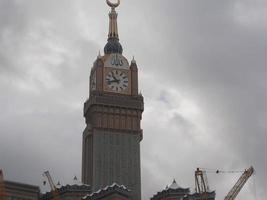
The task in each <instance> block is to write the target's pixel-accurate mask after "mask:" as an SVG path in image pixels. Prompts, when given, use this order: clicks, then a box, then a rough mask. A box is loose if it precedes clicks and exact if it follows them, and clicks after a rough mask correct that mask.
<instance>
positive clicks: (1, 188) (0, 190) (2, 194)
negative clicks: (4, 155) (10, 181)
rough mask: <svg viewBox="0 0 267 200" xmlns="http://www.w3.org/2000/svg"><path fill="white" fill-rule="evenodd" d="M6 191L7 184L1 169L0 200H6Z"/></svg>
mask: <svg viewBox="0 0 267 200" xmlns="http://www.w3.org/2000/svg"><path fill="white" fill-rule="evenodd" d="M6 199H7V195H6V190H5V182H4V173H3V170H1V169H0V200H6Z"/></svg>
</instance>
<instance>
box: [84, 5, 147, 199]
mask: <svg viewBox="0 0 267 200" xmlns="http://www.w3.org/2000/svg"><path fill="white" fill-rule="evenodd" d="M106 1H107V4H108V5H109V6H110V7H111V11H110V13H109V33H108V41H107V44H106V46H105V48H104V52H105V54H104V55H103V56H101V55H99V56H98V57H97V59H96V61H95V62H94V64H93V67H92V69H91V74H90V92H89V99H88V100H87V101H86V102H85V103H84V117H85V120H86V125H87V126H86V128H85V130H84V132H83V150H82V151H83V155H82V181H83V183H85V184H89V185H91V186H92V188H93V190H94V191H96V190H98V189H101V188H103V187H105V186H107V185H110V184H112V183H114V182H116V183H117V184H123V185H125V186H126V187H128V188H129V189H130V190H131V191H132V199H133V200H140V199H141V172H140V142H141V140H142V134H143V133H142V129H141V127H140V122H141V118H142V112H143V110H144V103H143V97H142V95H140V94H138V69H137V65H136V61H135V60H134V59H133V60H132V61H131V64H129V62H128V60H127V59H126V58H125V57H124V56H123V55H122V52H123V49H122V46H121V44H120V42H119V35H118V26H117V12H116V11H115V8H116V7H117V6H119V4H120V0H118V2H117V3H111V2H110V1H109V0H106Z"/></svg>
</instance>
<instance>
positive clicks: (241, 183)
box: [224, 167, 254, 200]
mask: <svg viewBox="0 0 267 200" xmlns="http://www.w3.org/2000/svg"><path fill="white" fill-rule="evenodd" d="M253 173H254V169H253V167H250V168H249V169H246V170H245V171H244V173H243V174H242V175H241V176H240V178H239V179H238V181H237V182H236V184H235V185H234V187H233V188H232V189H231V190H230V192H229V193H228V194H227V195H226V197H225V198H224V200H234V199H235V198H236V196H237V195H238V193H239V192H240V190H241V189H242V188H243V186H244V185H245V184H246V182H247V180H248V179H249V177H250V176H251V175H252V174H253Z"/></svg>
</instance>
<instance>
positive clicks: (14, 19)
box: [0, 0, 267, 199]
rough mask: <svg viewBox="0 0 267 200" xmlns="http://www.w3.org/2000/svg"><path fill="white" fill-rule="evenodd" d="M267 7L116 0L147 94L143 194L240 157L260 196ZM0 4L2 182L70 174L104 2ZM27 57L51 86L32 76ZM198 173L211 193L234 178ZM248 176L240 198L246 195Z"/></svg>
mask: <svg viewBox="0 0 267 200" xmlns="http://www.w3.org/2000/svg"><path fill="white" fill-rule="evenodd" d="M265 8H266V3H265V2H264V1H261V0H255V1H249V0H246V1H238V0H235V1H219V0H218V1H214V0H205V1H193V0H179V1H174V0H169V1H167V2H166V1H145V2H144V1H141V0H137V1H134V2H130V1H123V3H122V5H121V6H120V7H119V9H118V11H119V31H120V40H121V43H122V44H123V47H124V52H125V55H126V56H127V57H128V58H131V56H132V55H133V54H134V55H135V57H136V60H137V63H138V65H139V73H140V87H141V90H142V93H143V95H144V97H145V103H146V104H145V113H144V118H143V122H142V125H143V128H144V140H143V141H142V177H143V178H142V180H143V182H142V186H143V197H144V199H148V198H149V197H151V195H152V194H153V193H156V192H157V190H160V189H163V188H164V187H165V186H166V184H169V183H170V182H171V181H172V179H173V178H174V177H175V178H176V179H177V180H178V183H179V184H180V185H181V186H183V187H188V186H191V187H193V181H194V180H193V172H194V169H195V168H196V167H199V166H200V167H206V168H222V169H243V168H245V167H248V166H249V165H250V164H252V165H254V166H255V168H256V170H257V174H256V178H257V179H256V181H257V184H256V186H257V191H258V198H259V199H263V197H265V196H266V192H265V188H266V187H267V185H266V183H265V166H266V165H267V160H266V156H265V155H266V153H267V150H266V147H265V146H266V145H265V144H266V129H267V127H266V125H265V124H266V119H267V115H266V113H267V110H266V105H265V104H266V98H267V95H266V94H267V93H266V86H267V83H266V78H265V77H266V74H267V71H266V67H265V65H266V56H265V53H266V49H267V46H266V44H267V42H266V39H267V38H266V35H267V34H266V31H267V30H266V18H264V15H262V14H261V13H264V12H263V11H264V10H265ZM0 9H1V10H0V30H1V33H0V34H1V37H0V45H1V47H4V48H1V50H0V59H1V60H0V66H1V67H0V72H1V75H0V84H1V85H0V89H1V96H0V106H1V107H2V109H1V111H2V114H1V117H0V133H1V134H0V152H1V153H0V158H1V159H0V160H1V166H0V167H3V168H4V169H5V172H6V174H7V175H6V176H7V178H9V179H12V180H15V181H16V180H18V181H24V182H29V183H35V184H41V181H40V180H41V178H40V174H41V173H42V171H43V170H44V169H47V168H49V169H51V171H52V173H53V174H54V177H55V179H56V180H61V181H63V182H64V183H67V182H69V181H70V180H71V176H72V175H73V174H74V173H75V174H77V173H78V174H79V173H80V165H81V134H82V130H83V128H84V119H83V117H82V104H83V101H84V100H85V99H86V98H87V97H88V76H89V71H90V67H91V66H92V63H93V61H94V59H95V57H96V55H97V53H98V50H99V49H103V46H104V44H105V42H106V33H107V26H108V23H107V16H108V8H107V7H105V2H104V1H103V2H101V1H94V2H91V1H90V2H89V1H75V2H74V1H66V0H62V1H56V2H55V1H45V2H43V1H42V2H41V1H27V2H23V1H10V0H4V1H1V2H0ZM246 11H247V12H246ZM257 11H259V12H257ZM246 13H247V15H246ZM251 13H259V14H257V15H256V16H255V15H253V14H251ZM241 14H242V15H241ZM40 23H43V25H42V24H40ZM7 33H8V34H9V35H8V36H9V37H7V36H6V35H5V36H4V35H3V34H7ZM32 34H33V35H34V36H36V37H38V39H37V40H33V39H29V38H30V36H32ZM51 44H53V45H51ZM49 45H50V46H49ZM28 57H29V58H30V60H29V61H27V62H26V61H25V59H26V58H28ZM33 57H35V59H33ZM44 57H45V58H46V59H47V60H45V61H42V62H39V63H37V60H38V58H44ZM33 66H34V67H35V68H34V69H35V70H36V73H37V75H38V73H39V75H40V74H41V73H42V72H46V73H48V74H49V75H50V78H51V82H53V81H55V82H56V83H59V85H60V86H59V87H55V85H53V84H52V86H51V87H46V85H45V84H46V83H45V80H47V79H45V78H44V79H43V78H42V77H39V75H38V77H37V78H36V77H35V78H33V79H31V76H30V75H29V72H31V70H32V69H33ZM40 80H41V82H40ZM48 80H49V79H48ZM23 84H26V86H28V87H34V88H35V90H34V91H32V90H29V89H28V90H27V89H25V87H22V86H23ZM162 91H164V92H162ZM173 91H175V92H173ZM182 102H191V103H190V104H188V105H184V104H183V103H182ZM185 106H188V107H189V108H188V109H185V108H184V107H185ZM190 107H196V109H197V111H194V110H193V111H191V109H192V108H191V109H190ZM183 109H184V110H183ZM191 112H192V113H191ZM155 116H159V117H158V118H156V119H155ZM154 120H156V122H158V123H155V121H154ZM66 149H67V150H66ZM66 151H67V153H66ZM66 154H67V155H66ZM63 166H68V168H64V167H63ZM208 176H209V179H210V182H211V187H212V188H214V189H216V190H217V194H218V199H219V198H222V197H223V196H224V195H225V194H226V193H227V192H228V190H229V189H230V187H231V186H232V185H233V184H234V181H235V180H236V178H238V175H235V176H232V175H228V176H222V175H221V176H219V177H218V176H213V175H208ZM252 180H253V178H252ZM252 180H251V181H249V182H248V187H246V188H244V190H243V191H242V193H241V194H240V199H251V198H253V193H254V190H253V181H252ZM151 183H153V184H151Z"/></svg>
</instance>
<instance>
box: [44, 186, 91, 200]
mask: <svg viewBox="0 0 267 200" xmlns="http://www.w3.org/2000/svg"><path fill="white" fill-rule="evenodd" d="M90 193H92V190H91V186H89V185H66V186H62V187H60V188H58V189H57V191H54V192H47V193H45V194H42V195H40V200H52V199H54V200H55V199H57V200H81V199H82V197H84V196H86V195H87V194H90ZM57 197H58V198H57Z"/></svg>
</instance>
